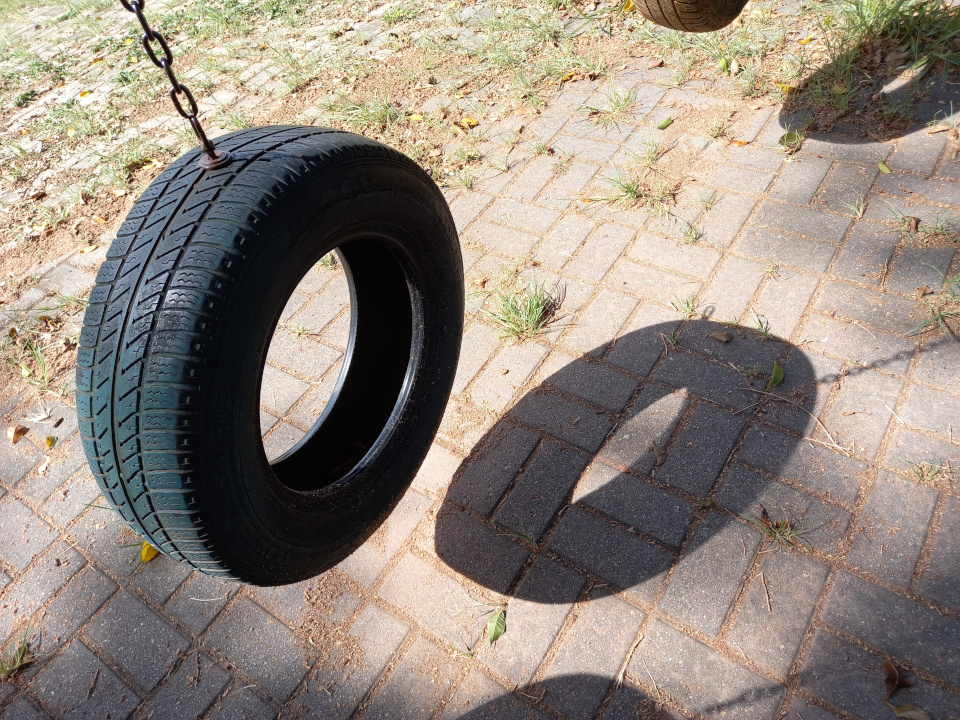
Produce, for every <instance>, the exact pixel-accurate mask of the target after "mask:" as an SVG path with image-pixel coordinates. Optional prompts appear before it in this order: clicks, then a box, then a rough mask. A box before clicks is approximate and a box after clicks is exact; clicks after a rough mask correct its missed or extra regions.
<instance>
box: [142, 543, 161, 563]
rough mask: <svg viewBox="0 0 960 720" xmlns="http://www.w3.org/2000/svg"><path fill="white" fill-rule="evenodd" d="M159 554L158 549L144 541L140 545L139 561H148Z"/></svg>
mask: <svg viewBox="0 0 960 720" xmlns="http://www.w3.org/2000/svg"><path fill="white" fill-rule="evenodd" d="M159 554H160V551H159V550H157V549H156V548H155V547H154V546H153V545H151V544H150V543H148V542H145V543H143V544H142V545H141V546H140V562H142V563H148V562H150V561H151V560H153V559H154V558H155V557H156V556H157V555H159Z"/></svg>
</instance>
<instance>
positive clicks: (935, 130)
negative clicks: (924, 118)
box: [927, 125, 953, 135]
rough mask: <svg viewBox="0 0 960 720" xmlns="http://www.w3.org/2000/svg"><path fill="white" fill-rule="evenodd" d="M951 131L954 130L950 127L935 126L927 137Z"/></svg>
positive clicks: (928, 131) (928, 132)
mask: <svg viewBox="0 0 960 720" xmlns="http://www.w3.org/2000/svg"><path fill="white" fill-rule="evenodd" d="M950 130H953V128H952V127H950V126H949V125H934V126H933V127H932V128H930V129H929V130H927V135H936V134H937V133H942V132H949V131H950Z"/></svg>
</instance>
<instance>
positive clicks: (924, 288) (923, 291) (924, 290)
mask: <svg viewBox="0 0 960 720" xmlns="http://www.w3.org/2000/svg"><path fill="white" fill-rule="evenodd" d="M932 294H933V290H931V289H930V286H929V285H921V286H920V287H918V288H917V295H918V296H919V297H925V296H927V295H932Z"/></svg>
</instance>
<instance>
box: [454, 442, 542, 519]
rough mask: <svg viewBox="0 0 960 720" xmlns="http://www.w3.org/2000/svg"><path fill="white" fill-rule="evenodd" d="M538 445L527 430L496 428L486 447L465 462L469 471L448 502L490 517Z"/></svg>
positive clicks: (459, 481) (466, 471)
mask: <svg viewBox="0 0 960 720" xmlns="http://www.w3.org/2000/svg"><path fill="white" fill-rule="evenodd" d="M537 442H538V438H537V436H536V435H534V434H533V433H531V432H529V431H527V430H522V429H520V428H514V427H510V426H509V425H506V424H503V423H501V424H499V425H497V426H496V427H495V428H494V429H493V430H492V431H491V433H490V436H489V437H488V438H487V439H486V441H485V443H484V445H483V446H482V447H480V448H478V449H477V450H475V451H474V453H472V454H471V455H470V456H469V457H468V458H467V459H466V460H465V461H464V464H465V465H466V470H465V471H464V473H463V475H461V477H460V479H459V480H458V481H457V483H456V484H455V485H454V486H453V488H452V489H451V491H450V494H449V499H450V500H452V501H453V502H456V503H460V504H461V505H465V506H466V507H469V508H471V509H473V510H475V511H476V512H479V513H481V514H483V515H485V516H487V517H489V515H490V513H491V512H492V511H493V508H494V507H495V506H496V505H497V503H498V502H499V501H500V498H501V497H503V493H504V492H505V491H506V489H507V487H508V486H509V485H510V483H511V482H513V479H514V478H515V477H516V475H517V473H518V472H520V468H521V467H522V466H523V464H524V463H525V462H526V460H527V458H528V457H530V454H531V453H532V452H533V449H534V448H535V447H536V445H537Z"/></svg>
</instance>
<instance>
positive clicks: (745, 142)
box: [730, 140, 750, 147]
mask: <svg viewBox="0 0 960 720" xmlns="http://www.w3.org/2000/svg"><path fill="white" fill-rule="evenodd" d="M730 144H731V145H733V146H734V147H743V146H744V145H749V144H750V141H749V140H731V141H730Z"/></svg>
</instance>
